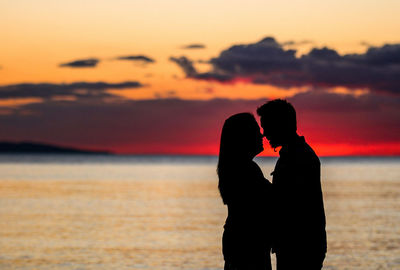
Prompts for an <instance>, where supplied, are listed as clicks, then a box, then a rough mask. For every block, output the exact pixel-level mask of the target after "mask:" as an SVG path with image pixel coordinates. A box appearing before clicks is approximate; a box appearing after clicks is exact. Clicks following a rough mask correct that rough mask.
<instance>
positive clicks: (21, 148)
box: [0, 142, 111, 154]
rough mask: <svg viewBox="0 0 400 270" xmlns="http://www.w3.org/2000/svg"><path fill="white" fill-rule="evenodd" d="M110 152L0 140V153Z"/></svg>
mask: <svg viewBox="0 0 400 270" xmlns="http://www.w3.org/2000/svg"><path fill="white" fill-rule="evenodd" d="M12 153H15V154H26V153H32V154H36V153H37V154H57V153H60V154H111V153H110V152H107V151H89V150H83V149H76V148H70V147H62V146H56V145H50V144H44V143H35V142H20V143H12V142H0V154H12Z"/></svg>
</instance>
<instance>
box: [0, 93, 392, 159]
mask: <svg viewBox="0 0 400 270" xmlns="http://www.w3.org/2000/svg"><path fill="white" fill-rule="evenodd" d="M289 100H290V101H291V102H292V103H293V104H294V106H295V107H296V109H297V112H298V119H299V128H300V133H301V134H303V135H305V136H306V138H307V140H309V141H312V142H313V143H323V144H354V145H364V144H370V145H373V144H376V143H388V142H397V143H399V142H400V125H399V123H400V98H398V97H393V96H392V97H390V96H382V95H381V96H379V95H376V94H367V95H363V96H360V97H354V96H352V95H342V94H334V93H327V92H308V93H303V94H298V95H295V96H294V97H292V98H290V99H289ZM265 101H266V100H265V99H255V100H239V99H237V100H230V99H211V100H181V99H176V98H162V97H160V98H158V99H151V100H122V99H120V100H115V101H113V102H105V101H97V100H92V99H89V100H84V99H80V100H77V101H74V102H71V101H55V100H47V101H45V102H43V103H36V104H34V103H32V104H28V105H24V106H21V107H19V108H17V109H16V112H15V113H13V114H9V115H1V114H0V126H1V127H2V128H1V129H0V140H27V139H29V140H34V141H43V142H50V143H55V144H62V145H71V146H78V147H86V148H97V149H105V148H107V149H110V150H114V151H119V152H125V153H126V152H135V153H168V152H169V153H171V152H172V153H184V152H186V153H189V152H190V151H199V152H202V151H211V152H212V151H214V153H216V151H217V150H218V144H219V136H220V131H221V127H222V124H223V122H224V120H225V119H226V118H227V117H228V116H230V115H232V114H234V113H238V112H245V111H249V112H254V111H255V110H256V108H257V107H258V106H260V105H261V104H263V103H264V102H265Z"/></svg>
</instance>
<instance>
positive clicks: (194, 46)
mask: <svg viewBox="0 0 400 270" xmlns="http://www.w3.org/2000/svg"><path fill="white" fill-rule="evenodd" d="M205 48H206V45H204V44H200V43H194V44H188V45H184V46H182V47H181V49H184V50H193V49H205Z"/></svg>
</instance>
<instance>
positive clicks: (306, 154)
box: [294, 137, 320, 165]
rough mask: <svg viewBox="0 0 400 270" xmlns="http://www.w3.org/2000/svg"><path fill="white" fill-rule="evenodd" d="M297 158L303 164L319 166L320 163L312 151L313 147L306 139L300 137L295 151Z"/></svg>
mask: <svg viewBox="0 0 400 270" xmlns="http://www.w3.org/2000/svg"><path fill="white" fill-rule="evenodd" d="M294 155H295V158H296V159H297V160H298V161H300V162H301V163H308V164H310V163H311V164H315V165H319V164H320V161H319V158H318V156H317V154H316V153H315V151H314V150H313V149H312V147H311V146H310V145H309V144H308V143H307V142H306V141H305V139H304V137H300V140H299V143H298V144H297V145H296V148H295V151H294Z"/></svg>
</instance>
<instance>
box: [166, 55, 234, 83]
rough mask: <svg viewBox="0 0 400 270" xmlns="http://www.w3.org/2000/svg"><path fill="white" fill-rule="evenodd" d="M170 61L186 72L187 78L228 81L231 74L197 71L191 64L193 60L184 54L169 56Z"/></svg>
mask: <svg viewBox="0 0 400 270" xmlns="http://www.w3.org/2000/svg"><path fill="white" fill-rule="evenodd" d="M169 60H170V61H172V62H174V63H176V64H177V65H178V66H179V67H180V68H181V69H182V70H183V72H184V73H185V74H186V77H187V78H194V79H199V80H216V81H219V82H225V81H230V80H231V79H232V77H231V76H229V75H225V74H219V73H213V72H205V73H199V72H197V70H196V68H195V67H194V65H193V61H192V60H190V59H189V58H187V57H185V56H181V57H170V58H169Z"/></svg>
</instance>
